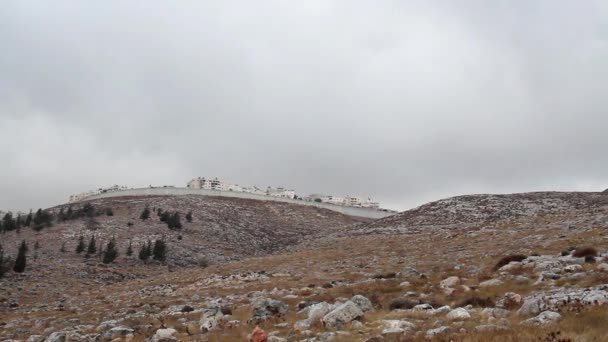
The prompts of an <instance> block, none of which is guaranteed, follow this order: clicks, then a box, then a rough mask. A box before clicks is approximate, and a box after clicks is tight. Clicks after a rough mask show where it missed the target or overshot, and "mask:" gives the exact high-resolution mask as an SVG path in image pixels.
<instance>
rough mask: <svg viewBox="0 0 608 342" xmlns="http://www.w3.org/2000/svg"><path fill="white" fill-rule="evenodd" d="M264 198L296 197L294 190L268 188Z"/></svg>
mask: <svg viewBox="0 0 608 342" xmlns="http://www.w3.org/2000/svg"><path fill="white" fill-rule="evenodd" d="M265 194H266V196H273V197H281V198H291V199H294V198H295V197H296V192H295V190H287V189H285V188H283V187H281V186H280V187H278V188H276V189H273V188H271V187H268V188H267V189H266V193H265Z"/></svg>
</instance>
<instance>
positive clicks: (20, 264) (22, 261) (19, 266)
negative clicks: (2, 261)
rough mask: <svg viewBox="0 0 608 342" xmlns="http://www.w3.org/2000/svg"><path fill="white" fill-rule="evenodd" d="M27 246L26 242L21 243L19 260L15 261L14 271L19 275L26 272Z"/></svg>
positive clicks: (18, 254)
mask: <svg viewBox="0 0 608 342" xmlns="http://www.w3.org/2000/svg"><path fill="white" fill-rule="evenodd" d="M26 253H27V244H26V243H25V240H23V241H21V245H20V246H19V252H18V253H17V259H15V266H14V267H13V271H15V272H17V273H22V272H23V271H25V265H26V259H27V256H26V255H25V254H26Z"/></svg>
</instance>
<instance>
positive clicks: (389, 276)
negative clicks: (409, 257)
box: [372, 272, 397, 279]
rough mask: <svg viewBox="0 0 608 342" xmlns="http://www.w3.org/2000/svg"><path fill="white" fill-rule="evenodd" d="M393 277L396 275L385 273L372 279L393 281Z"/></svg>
mask: <svg viewBox="0 0 608 342" xmlns="http://www.w3.org/2000/svg"><path fill="white" fill-rule="evenodd" d="M395 277H397V273H395V272H389V273H385V274H376V275H375V276H373V277H372V278H374V279H393V278H395Z"/></svg>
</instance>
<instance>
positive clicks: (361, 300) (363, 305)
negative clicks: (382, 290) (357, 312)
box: [350, 295, 374, 312]
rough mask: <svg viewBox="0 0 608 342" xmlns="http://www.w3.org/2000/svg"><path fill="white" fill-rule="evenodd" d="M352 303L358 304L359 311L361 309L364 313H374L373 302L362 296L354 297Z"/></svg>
mask: <svg viewBox="0 0 608 342" xmlns="http://www.w3.org/2000/svg"><path fill="white" fill-rule="evenodd" d="M350 301H351V302H353V303H355V304H357V306H358V307H359V309H361V311H363V312H368V311H372V310H373V309H374V306H373V305H372V302H371V301H370V300H369V299H367V298H366V297H364V296H362V295H356V296H353V298H351V299H350Z"/></svg>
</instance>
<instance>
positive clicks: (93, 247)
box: [87, 235, 97, 255]
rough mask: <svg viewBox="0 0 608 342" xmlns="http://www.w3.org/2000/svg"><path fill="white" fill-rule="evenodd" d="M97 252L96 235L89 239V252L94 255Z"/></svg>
mask: <svg viewBox="0 0 608 342" xmlns="http://www.w3.org/2000/svg"><path fill="white" fill-rule="evenodd" d="M95 252H97V245H96V244H95V235H92V236H91V240H89V246H88V247H87V254H88V255H93V254H95Z"/></svg>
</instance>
